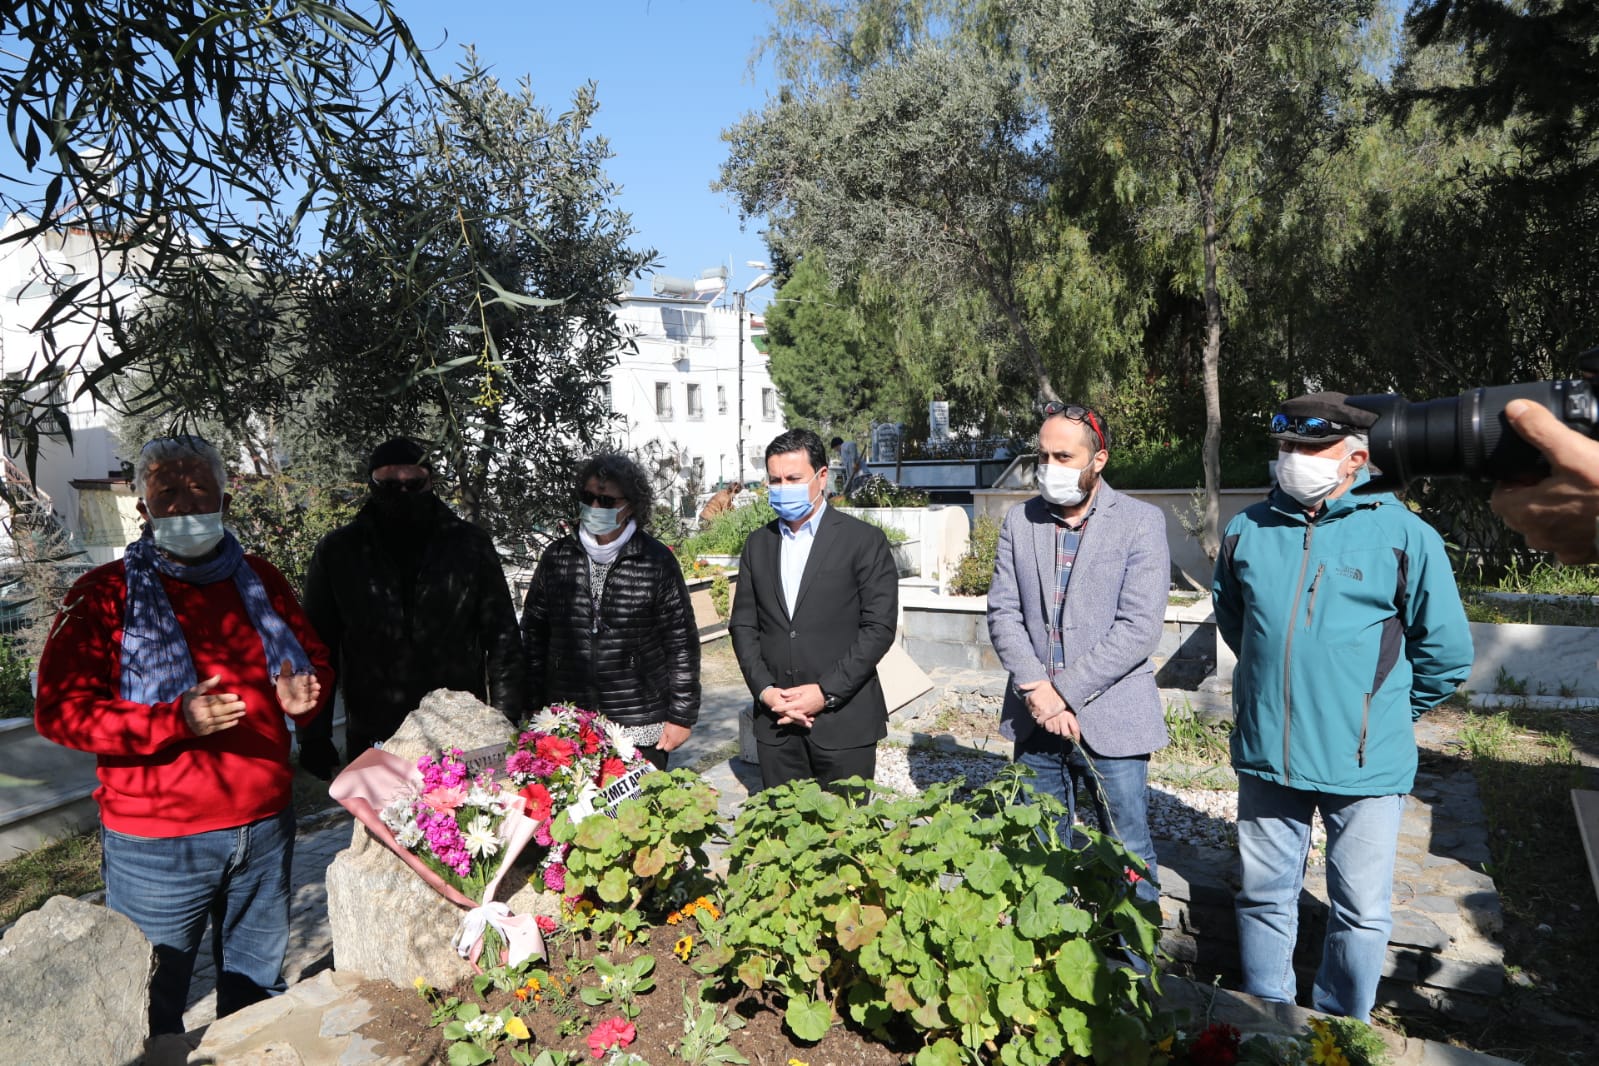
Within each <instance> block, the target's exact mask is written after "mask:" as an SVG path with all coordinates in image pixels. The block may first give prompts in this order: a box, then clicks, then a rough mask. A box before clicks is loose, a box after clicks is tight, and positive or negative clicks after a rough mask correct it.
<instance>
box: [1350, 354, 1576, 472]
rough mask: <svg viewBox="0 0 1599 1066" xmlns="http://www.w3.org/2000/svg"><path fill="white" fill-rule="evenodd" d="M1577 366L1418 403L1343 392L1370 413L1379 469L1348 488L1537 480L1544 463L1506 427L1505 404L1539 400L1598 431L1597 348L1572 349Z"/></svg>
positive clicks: (1370, 436) (1374, 460)
mask: <svg viewBox="0 0 1599 1066" xmlns="http://www.w3.org/2000/svg"><path fill="white" fill-rule="evenodd" d="M1577 370H1578V372H1579V373H1580V374H1581V375H1582V377H1581V378H1577V379H1573V380H1570V381H1531V382H1527V383H1525V384H1521V385H1495V386H1491V387H1488V388H1479V389H1468V390H1467V391H1465V392H1463V393H1461V394H1460V395H1459V396H1450V397H1446V398H1444V399H1441V400H1425V401H1422V402H1420V403H1411V402H1410V401H1409V400H1406V399H1405V398H1404V397H1403V396H1400V395H1398V394H1397V393H1392V392H1388V393H1374V394H1371V395H1368V396H1351V397H1349V398H1348V400H1347V401H1345V402H1347V403H1348V404H1349V405H1350V406H1351V407H1359V408H1362V409H1364V410H1367V411H1371V412H1373V413H1375V414H1376V415H1377V422H1376V424H1375V425H1373V426H1372V427H1371V428H1370V429H1369V430H1367V431H1366V433H1367V436H1368V439H1369V440H1370V441H1371V465H1372V466H1374V467H1376V469H1377V470H1378V471H1380V473H1373V474H1372V477H1371V480H1370V481H1368V482H1367V483H1366V484H1364V485H1362V486H1360V488H1358V489H1356V490H1355V491H1356V492H1385V491H1389V490H1392V489H1401V488H1404V487H1405V486H1406V485H1408V484H1409V483H1410V482H1411V481H1412V480H1413V479H1415V478H1418V477H1470V478H1480V479H1484V480H1489V481H1526V480H1529V479H1530V480H1537V479H1538V478H1539V477H1540V476H1542V475H1543V474H1547V473H1548V472H1549V464H1548V463H1546V462H1544V458H1543V455H1542V453H1540V452H1539V451H1538V449H1536V448H1534V447H1533V446H1532V445H1530V444H1528V443H1527V442H1526V441H1525V440H1523V439H1522V438H1521V437H1520V436H1519V435H1518V434H1517V433H1516V432H1515V431H1514V430H1512V429H1511V428H1510V423H1509V422H1508V421H1507V420H1506V419H1505V404H1507V403H1509V402H1510V401H1511V400H1531V401H1532V402H1533V403H1540V404H1543V405H1544V406H1545V407H1547V408H1548V409H1549V410H1550V411H1552V412H1554V416H1555V417H1556V418H1558V419H1560V420H1561V421H1562V422H1564V423H1565V424H1566V425H1568V426H1570V427H1571V428H1572V429H1574V430H1576V431H1577V432H1578V433H1582V434H1584V435H1586V436H1589V437H1599V395H1596V390H1599V348H1590V349H1588V350H1587V351H1585V352H1583V353H1582V354H1581V355H1580V356H1578V357H1577Z"/></svg>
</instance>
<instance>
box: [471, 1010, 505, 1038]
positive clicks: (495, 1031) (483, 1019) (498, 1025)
mask: <svg viewBox="0 0 1599 1066" xmlns="http://www.w3.org/2000/svg"><path fill="white" fill-rule="evenodd" d="M464 1027H465V1029H466V1031H467V1034H468V1035H469V1036H499V1035H500V1030H502V1029H504V1028H505V1022H503V1021H501V1020H500V1016H499V1015H498V1014H479V1015H478V1016H477V1017H476V1018H473V1019H472V1020H471V1021H469V1022H466V1023H465V1025H464Z"/></svg>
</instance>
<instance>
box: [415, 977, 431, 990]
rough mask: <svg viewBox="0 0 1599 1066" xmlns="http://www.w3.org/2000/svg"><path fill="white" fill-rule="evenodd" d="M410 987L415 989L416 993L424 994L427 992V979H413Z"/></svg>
mask: <svg viewBox="0 0 1599 1066" xmlns="http://www.w3.org/2000/svg"><path fill="white" fill-rule="evenodd" d="M411 987H412V988H414V989H416V990H417V991H418V992H426V991H427V990H428V982H427V978H426V977H418V978H415V979H414V980H412V982H411Z"/></svg>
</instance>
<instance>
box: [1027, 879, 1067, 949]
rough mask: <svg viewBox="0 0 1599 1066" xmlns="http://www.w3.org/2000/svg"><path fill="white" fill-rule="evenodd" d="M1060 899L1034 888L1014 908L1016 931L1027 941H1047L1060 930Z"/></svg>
mask: <svg viewBox="0 0 1599 1066" xmlns="http://www.w3.org/2000/svg"><path fill="white" fill-rule="evenodd" d="M1059 898H1060V897H1059V896H1054V897H1051V896H1050V895H1048V894H1046V893H1044V892H1042V891H1040V890H1039V889H1038V888H1034V889H1033V890H1032V891H1031V892H1029V893H1027V895H1025V896H1023V897H1022V901H1021V903H1020V904H1018V905H1017V907H1016V931H1017V932H1018V933H1020V934H1021V935H1022V936H1024V937H1026V938H1027V939H1028V940H1033V941H1039V940H1048V939H1050V938H1051V937H1053V936H1054V935H1055V934H1056V933H1057V932H1059V931H1060V929H1061V918H1060V904H1059V903H1057V902H1056V900H1058V899H1059Z"/></svg>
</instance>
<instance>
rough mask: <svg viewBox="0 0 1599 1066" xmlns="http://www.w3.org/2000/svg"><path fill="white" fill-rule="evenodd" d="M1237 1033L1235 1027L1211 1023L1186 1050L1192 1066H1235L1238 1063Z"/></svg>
mask: <svg viewBox="0 0 1599 1066" xmlns="http://www.w3.org/2000/svg"><path fill="white" fill-rule="evenodd" d="M1238 1039H1239V1033H1238V1030H1237V1028H1236V1027H1234V1026H1231V1025H1223V1024H1222V1023H1221V1022H1212V1023H1211V1024H1210V1025H1208V1026H1206V1027H1205V1031H1204V1032H1202V1033H1200V1034H1199V1036H1198V1037H1197V1038H1196V1039H1195V1040H1194V1043H1193V1046H1192V1047H1190V1048H1189V1049H1188V1058H1189V1060H1190V1061H1191V1062H1193V1064H1194V1066H1235V1064H1236V1063H1237V1062H1238Z"/></svg>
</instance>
